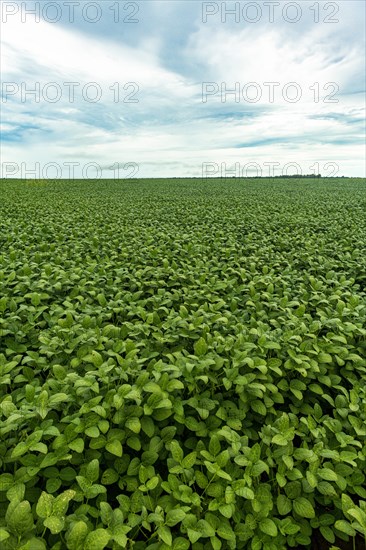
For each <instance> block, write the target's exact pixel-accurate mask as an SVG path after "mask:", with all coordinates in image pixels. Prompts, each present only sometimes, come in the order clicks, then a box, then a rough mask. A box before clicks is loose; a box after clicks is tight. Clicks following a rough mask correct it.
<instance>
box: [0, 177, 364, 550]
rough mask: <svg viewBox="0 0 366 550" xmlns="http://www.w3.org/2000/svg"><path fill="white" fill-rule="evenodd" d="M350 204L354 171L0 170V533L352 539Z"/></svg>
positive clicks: (40, 539) (156, 540)
mask: <svg viewBox="0 0 366 550" xmlns="http://www.w3.org/2000/svg"><path fill="white" fill-rule="evenodd" d="M365 213H366V192H365V181H363V180H348V179H342V180H326V179H322V180H314V181H312V180H305V181H304V180H283V181H281V180H255V181H249V180H247V181H245V180H243V181H239V180H234V179H229V180H227V181H225V180H208V181H207V182H201V181H198V180H197V181H194V180H170V181H166V180H161V181H159V180H150V181H147V180H141V181H133V180H131V181H126V182H101V181H97V182H92V181H84V182H38V183H31V182H30V183H21V182H16V181H2V182H0V247H1V249H0V295H1V298H0V323H1V325H0V472H1V473H0V545H1V548H2V550H9V549H23V550H25V549H28V550H44V549H53V550H57V549H70V550H100V549H103V548H114V549H118V548H132V547H133V548H134V550H140V549H141V550H145V549H146V550H165V549H166V550H168V549H169V548H173V549H174V550H186V549H188V548H192V549H194V550H209V549H213V550H219V549H220V548H222V549H223V550H224V549H236V548H238V549H251V550H261V549H263V550H281V549H285V548H293V547H304V548H305V547H308V548H310V547H311V537H312V534H314V533H321V536H322V537H324V539H325V540H327V541H329V546H331V544H332V543H334V541H335V543H336V544H337V541H339V540H340V539H343V540H344V541H347V540H351V539H352V538H353V537H358V538H357V544H359V543H360V541H361V543H362V545H363V538H364V535H365V532H366V476H365V470H366V338H365V335H366V328H365V327H366V299H365V298H366V290H365V283H366V253H365V250H366V216H365ZM355 540H356V538H355Z"/></svg>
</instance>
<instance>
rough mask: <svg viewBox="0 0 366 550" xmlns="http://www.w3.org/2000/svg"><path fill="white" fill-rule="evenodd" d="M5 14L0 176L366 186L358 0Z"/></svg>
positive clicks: (72, 7)
mask: <svg viewBox="0 0 366 550" xmlns="http://www.w3.org/2000/svg"><path fill="white" fill-rule="evenodd" d="M22 6H23V7H22ZM1 8H2V13H1V27H2V28H1V30H2V47H1V57H2V59H1V61H2V63H1V66H2V81H3V84H2V103H1V110H2V127H1V129H2V176H3V177H9V176H10V175H11V174H13V175H14V176H16V177H20V176H22V177H24V176H27V175H28V177H32V169H33V171H34V170H35V169H36V170H37V171H38V172H37V173H36V174H35V175H36V176H37V177H38V175H39V176H42V172H43V176H44V177H47V176H48V177H56V176H58V177H59V176H60V175H61V174H62V176H63V177H68V176H69V175H71V174H72V173H73V174H74V175H75V176H78V177H79V176H82V175H83V174H84V176H85V177H94V176H95V175H97V176H100V175H102V177H114V176H116V175H117V174H119V175H120V177H128V176H132V175H134V176H135V177H160V176H162V177H166V176H177V177H179V176H190V177H191V176H197V177H200V176H201V175H202V174H203V173H204V174H205V175H214V174H215V175H225V174H226V175H231V174H232V175H240V174H244V175H245V174H247V175H255V174H258V175H260V174H262V175H269V171H270V170H274V173H275V174H276V175H279V174H280V173H283V172H286V170H287V171H288V173H294V171H295V170H298V168H297V166H299V167H300V169H301V170H302V172H303V173H312V172H320V173H322V175H324V176H325V175H327V174H329V175H331V174H336V175H339V176H341V175H349V176H362V177H365V176H366V173H365V122H364V117H365V58H364V48H365V2H364V1H363V0H356V1H353V0H343V1H338V2H329V1H327V2H314V1H313V0H311V1H310V0H309V1H308V0H299V1H298V2H297V3H296V2H287V1H277V2H271V1H267V2H265V1H257V2H249V1H244V2H226V3H223V2H201V1H197V0H184V1H180V0H164V1H158V2H157V1H154V0H142V1H140V2H118V0H113V1H109V0H103V1H99V2H89V1H81V0H79V1H75V2H70V1H69V2H66V1H61V0H59V1H57V2H51V1H49V2H48V1H47V0H42V1H39V2H34V1H33V2H24V1H23V2H20V1H19V2H14V1H7V0H2V2H1ZM24 8H26V9H24ZM31 11H35V13H31ZM230 12H231V13H230ZM53 21H54V22H53ZM31 90H34V93H33V94H32V93H30V91H31ZM230 91H232V92H233V93H230ZM36 163H39V164H38V165H36ZM70 163H75V164H74V167H72V165H70ZM90 163H94V164H90ZM56 165H59V166H60V169H57V166H56ZM37 166H38V167H37ZM98 167H100V169H99V168H98ZM117 167H118V171H117ZM61 169H62V171H61V172H60V170H61ZM225 170H226V172H225ZM230 170H232V172H230Z"/></svg>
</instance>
